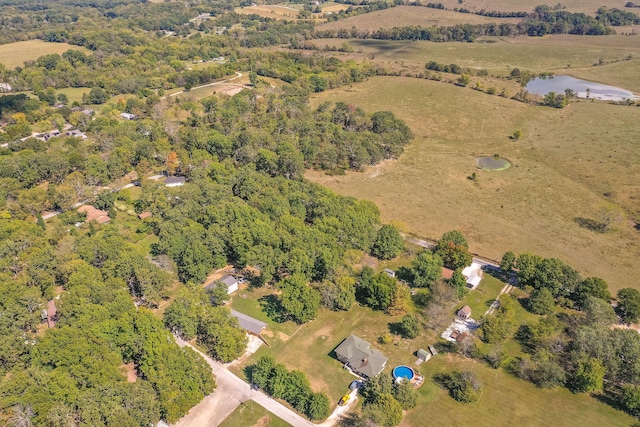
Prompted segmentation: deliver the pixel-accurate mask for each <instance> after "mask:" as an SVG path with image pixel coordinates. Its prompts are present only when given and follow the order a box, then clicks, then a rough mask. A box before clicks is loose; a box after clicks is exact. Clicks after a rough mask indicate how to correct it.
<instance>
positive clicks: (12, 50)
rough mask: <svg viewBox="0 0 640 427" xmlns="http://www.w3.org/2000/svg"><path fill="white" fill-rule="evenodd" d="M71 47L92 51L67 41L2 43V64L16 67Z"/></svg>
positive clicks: (87, 51) (0, 49) (0, 61)
mask: <svg viewBox="0 0 640 427" xmlns="http://www.w3.org/2000/svg"><path fill="white" fill-rule="evenodd" d="M69 49H76V50H81V51H83V52H85V53H90V52H91V51H90V50H88V49H86V48H84V47H80V46H73V45H70V44H66V43H50V42H44V41H42V40H28V41H24V42H15V43H9V44H3V45H0V64H3V65H4V66H5V67H7V68H15V67H18V66H22V65H24V62H25V61H32V60H35V59H38V58H39V57H41V56H43V55H48V54H51V53H58V54H62V53H64V52H66V51H68V50H69Z"/></svg>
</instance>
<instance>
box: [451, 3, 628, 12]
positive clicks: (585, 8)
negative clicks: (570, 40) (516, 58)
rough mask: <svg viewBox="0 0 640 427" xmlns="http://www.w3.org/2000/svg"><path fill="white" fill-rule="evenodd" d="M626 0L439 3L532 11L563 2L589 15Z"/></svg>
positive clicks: (620, 6)
mask: <svg viewBox="0 0 640 427" xmlns="http://www.w3.org/2000/svg"><path fill="white" fill-rule="evenodd" d="M626 2H627V1H626V0H567V1H563V2H562V3H557V2H553V1H546V2H545V1H540V0H524V1H523V0H464V1H463V2H462V3H459V2H458V0H441V1H439V2H438V3H442V4H444V6H445V7H446V8H448V9H453V8H456V7H457V8H465V9H469V10H471V11H480V10H482V9H484V10H499V11H516V12H517V11H524V12H532V11H533V9H534V8H535V7H536V6H538V5H541V4H544V5H547V6H549V7H554V6H556V5H557V4H562V7H563V10H567V11H569V12H582V13H586V14H589V15H593V14H594V13H595V12H596V10H598V8H600V7H602V6H606V7H608V8H614V7H617V8H618V9H624V5H625V3H626Z"/></svg>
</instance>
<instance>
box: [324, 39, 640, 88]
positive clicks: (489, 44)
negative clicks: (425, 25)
mask: <svg viewBox="0 0 640 427" xmlns="http://www.w3.org/2000/svg"><path fill="white" fill-rule="evenodd" d="M639 37H640V36H602V37H586V36H582V37H581V36H571V35H557V36H546V37H516V38H508V39H498V38H484V39H482V40H481V41H480V42H476V43H463V42H449V43H433V42H428V41H409V40H360V39H357V40H356V39H350V40H345V39H317V40H314V41H313V43H314V44H316V45H317V46H318V47H320V48H323V47H325V46H329V47H333V46H336V47H338V46H341V45H343V44H344V43H345V42H346V43H348V44H349V45H350V46H351V47H352V48H353V52H350V53H339V52H331V54H332V55H336V56H339V57H341V58H343V59H347V58H354V59H360V60H368V61H372V62H374V63H377V64H380V65H382V66H390V65H396V66H403V67H405V68H410V69H412V70H416V71H423V70H424V64H425V63H426V62H428V61H436V62H439V63H442V64H458V65H460V66H461V67H464V68H472V69H480V68H481V69H486V70H487V71H489V72H490V73H491V74H495V75H501V76H506V75H508V74H509V73H510V72H511V70H512V69H513V68H520V69H521V70H530V71H532V72H537V73H540V72H544V71H546V72H555V73H556V74H567V75H571V76H574V77H578V78H585V79H591V80H594V81H596V82H598V83H604V84H612V85H617V86H620V87H622V88H624V89H627V90H632V91H635V92H638V93H640V80H638V78H637V69H638V65H639V64H640V39H639ZM629 58H631V59H630V60H629ZM599 63H602V65H597V66H596V65H595V64H599Z"/></svg>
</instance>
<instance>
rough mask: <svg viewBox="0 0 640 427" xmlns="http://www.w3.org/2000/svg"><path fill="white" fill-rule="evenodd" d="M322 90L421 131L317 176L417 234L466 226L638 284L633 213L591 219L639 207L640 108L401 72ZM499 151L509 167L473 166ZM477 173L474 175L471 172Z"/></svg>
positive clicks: (483, 241)
mask: <svg viewBox="0 0 640 427" xmlns="http://www.w3.org/2000/svg"><path fill="white" fill-rule="evenodd" d="M323 101H331V102H337V101H345V102H349V103H353V104H356V105H360V106H362V107H363V108H364V109H365V110H367V111H370V112H373V111H379V110H390V111H393V112H395V114H397V115H398V116H399V117H400V118H402V119H404V120H405V121H406V122H407V124H408V125H409V126H410V127H411V129H413V131H414V133H415V135H416V139H415V140H414V141H413V142H412V144H411V145H410V146H409V147H408V148H407V150H406V153H405V154H404V155H403V156H402V157H401V158H400V159H399V160H398V161H394V162H385V163H384V164H382V165H379V166H376V167H373V168H370V169H368V170H366V171H365V172H364V173H356V172H353V173H347V174H346V175H344V176H327V175H325V174H324V173H322V172H317V171H316V172H313V171H312V172H309V173H308V174H307V177H308V178H309V179H311V180H312V181H315V182H318V183H320V184H322V185H325V186H327V187H329V188H331V189H333V190H335V191H337V192H338V193H340V194H345V195H349V196H354V197H358V198H366V199H369V200H372V201H374V202H375V203H376V204H377V205H378V206H379V207H380V210H381V213H382V216H383V219H384V220H385V221H390V220H395V221H401V222H404V223H405V224H406V225H407V228H408V229H409V230H410V231H413V232H415V233H416V234H417V235H420V236H425V237H432V238H439V237H440V236H441V235H442V233H444V232H445V231H447V230H451V229H458V230H461V231H462V232H463V233H464V234H465V235H466V236H467V237H468V239H469V241H470V244H471V249H472V250H473V251H474V252H477V253H481V254H483V255H486V256H489V257H491V258H495V259H499V258H500V257H501V256H502V254H503V253H504V251H506V250H514V251H516V252H520V253H521V252H533V253H538V254H540V255H543V256H554V257H558V258H561V259H563V260H564V261H565V262H567V263H569V264H570V265H572V266H574V267H575V268H577V269H578V270H579V271H581V272H582V274H583V275H595V276H600V277H602V278H604V279H605V280H607V281H608V282H609V285H610V287H611V288H612V289H613V290H617V289H620V288H622V287H627V286H636V287H637V286H638V284H637V282H636V281H635V280H634V279H635V277H636V270H637V260H638V259H639V258H640V232H639V231H638V230H636V229H634V228H633V224H632V223H630V222H629V221H621V222H620V223H618V224H617V225H616V228H617V229H616V230H614V231H611V232H608V233H598V232H596V231H592V230H590V229H587V228H584V224H585V221H584V220H585V219H586V220H596V216H597V212H598V211H599V209H600V208H601V207H602V206H605V205H608V204H613V205H617V206H621V207H623V208H624V209H625V210H626V211H627V212H628V213H630V216H635V218H636V219H638V217H640V204H639V203H638V200H640V185H639V184H638V183H639V182H640V153H639V152H638V150H637V147H636V142H637V141H638V140H639V139H640V128H639V127H638V108H634V107H621V106H614V105H608V104H600V103H593V102H579V103H572V104H571V105H570V106H569V108H567V109H563V110H557V109H551V108H547V107H535V106H531V105H526V104H522V103H520V102H516V101H512V100H509V99H505V98H501V97H497V96H490V95H486V94H483V93H479V92H476V91H474V90H471V89H469V88H459V87H456V86H453V85H450V84H445V83H440V82H434V81H426V80H420V79H412V78H404V77H376V78H372V79H370V80H369V81H367V82H365V83H362V84H358V85H353V87H352V88H344V89H340V90H335V91H330V92H325V93H321V94H317V95H316V96H315V97H314V99H313V100H312V104H313V105H318V104H319V103H321V102H323ZM604 123H606V126H605V125H603V124H604ZM516 129H521V130H522V131H523V135H524V137H523V138H522V139H521V140H520V141H518V142H514V141H511V140H510V139H509V138H508V136H509V135H511V134H513V132H514V131H515V130H516ZM496 153H497V154H500V155H501V156H502V157H505V158H507V159H509V160H510V161H511V162H512V164H513V167H511V168H509V169H508V170H506V171H502V172H485V171H479V170H477V169H476V168H475V165H474V160H473V159H474V157H475V156H477V155H483V154H484V155H486V154H488V155H492V154H496ZM472 172H476V173H477V174H478V182H477V183H474V182H472V181H471V180H469V179H467V177H468V176H469V175H470V174H471V173H472ZM586 222H587V223H588V221H586Z"/></svg>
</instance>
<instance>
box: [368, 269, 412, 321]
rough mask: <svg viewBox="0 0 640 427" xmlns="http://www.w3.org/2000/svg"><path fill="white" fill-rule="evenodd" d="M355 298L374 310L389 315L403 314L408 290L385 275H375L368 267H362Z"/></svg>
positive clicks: (407, 299)
mask: <svg viewBox="0 0 640 427" xmlns="http://www.w3.org/2000/svg"><path fill="white" fill-rule="evenodd" d="M356 298H357V299H358V301H360V302H361V303H362V304H364V305H366V306H369V307H371V308H373V309H374V310H382V311H386V312H387V313H389V314H391V315H398V314H403V313H404V312H405V311H406V309H407V306H408V303H409V298H410V295H409V288H408V287H407V286H406V285H404V284H401V283H398V281H397V280H396V279H395V278H393V277H389V276H388V275H387V274H386V273H384V272H382V273H378V274H375V273H374V271H373V269H371V268H370V267H364V268H363V269H362V271H361V272H360V275H359V276H358V281H357V283H356Z"/></svg>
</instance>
